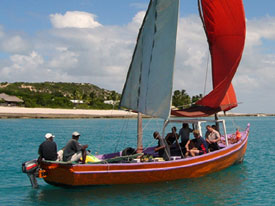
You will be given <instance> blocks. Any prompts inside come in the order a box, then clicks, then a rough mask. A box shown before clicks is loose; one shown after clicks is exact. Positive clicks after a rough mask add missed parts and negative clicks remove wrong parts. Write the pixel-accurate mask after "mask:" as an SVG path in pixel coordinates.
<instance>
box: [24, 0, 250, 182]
mask: <svg viewBox="0 0 275 206" xmlns="http://www.w3.org/2000/svg"><path fill="white" fill-rule="evenodd" d="M198 7H199V13H200V17H201V19H202V23H203V27H204V30H205V33H206V36H207V39H208V44H209V50H210V54H211V58H212V80H213V90H212V91H211V92H210V93H209V94H208V95H206V96H204V97H203V98H202V99H201V100H199V101H198V102H196V105H194V106H192V107H190V108H188V109H184V110H172V111H171V96H172V85H173V72H174V61H175V53H176V52H175V51H176V35H177V27H178V16H179V14H178V10H179V0H151V1H150V3H149V6H148V9H147V12H146V15H145V17H144V20H143V23H142V26H141V28H140V31H139V35H138V38H137V43H136V46H135V49H134V53H133V56H132V61H131V64H130V67H129V71H128V74H127V79H126V82H125V85H124V88H123V92H122V98H121V102H120V106H121V107H123V108H127V109H130V110H132V111H136V112H138V128H139V130H138V135H137V136H138V140H137V142H138V143H137V149H136V150H137V154H136V156H130V155H126V156H123V154H122V153H121V152H117V153H112V154H102V155H97V158H98V159H99V160H100V161H99V162H96V163H89V164H78V163H73V162H53V161H42V163H41V164H40V165H39V167H38V170H36V171H38V173H39V176H40V177H41V178H43V179H44V180H45V181H46V182H47V183H49V184H52V185H57V186H87V185H112V184H136V183H151V182H160V181H170V180H177V179H184V178H195V177H201V176H204V175H207V174H209V173H213V172H217V171H220V170H222V169H224V168H227V167H229V166H231V165H233V164H236V163H240V162H242V161H243V159H244V155H245V152H246V148H247V141H248V135H249V124H248V126H247V128H246V129H245V130H243V131H240V132H239V131H238V132H239V133H238V135H240V136H239V137H238V139H237V140H236V141H235V142H234V143H232V142H230V141H228V140H229V139H230V138H231V139H233V138H234V137H235V136H236V135H235V134H227V132H226V124H225V120H223V119H218V115H217V113H218V112H221V111H223V112H226V111H228V110H230V109H232V108H234V107H236V106H237V99H236V95H235V91H234V88H233V85H232V83H231V82H232V79H233V77H234V75H235V72H236V70H237V68H238V65H239V63H240V60H241V56H242V52H243V48H244V43H245V32H246V26H245V15H244V8H243V3H242V0H199V1H198ZM142 115H148V116H152V117H156V118H161V119H163V120H164V124H163V130H162V136H163V137H164V135H165V128H166V127H167V125H168V124H169V123H171V122H172V123H188V124H192V125H193V126H194V128H195V129H197V130H199V131H200V133H202V125H203V124H204V123H206V122H209V121H210V122H212V123H213V124H216V125H218V126H219V127H220V132H221V134H222V139H223V142H221V143H220V147H221V149H220V150H217V151H213V152H209V153H207V154H203V155H199V156H195V157H188V158H184V157H183V156H172V157H171V159H170V160H168V161H159V159H157V158H153V159H151V161H145V162H142V161H139V159H138V156H140V155H142V154H152V155H153V156H154V155H155V153H154V147H151V148H147V149H143V145H142ZM171 115H172V116H171ZM213 115H214V116H215V118H213V119H209V118H205V119H202V118H198V117H208V116H213ZM175 117H177V118H175ZM186 117H189V118H186ZM196 118H197V119H196ZM222 130H223V132H222ZM35 167H36V165H35V164H34V163H33V162H32V163H31V164H30V165H29V166H28V165H27V166H26V168H25V172H27V173H28V170H27V169H28V168H29V169H30V172H29V174H30V173H31V171H33V168H35Z"/></svg>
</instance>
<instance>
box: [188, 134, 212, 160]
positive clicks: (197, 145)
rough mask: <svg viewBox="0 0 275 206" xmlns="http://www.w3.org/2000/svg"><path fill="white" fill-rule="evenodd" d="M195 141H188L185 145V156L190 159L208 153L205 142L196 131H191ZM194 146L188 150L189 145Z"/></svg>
mask: <svg viewBox="0 0 275 206" xmlns="http://www.w3.org/2000/svg"><path fill="white" fill-rule="evenodd" d="M193 135H194V137H195V139H193V140H189V141H188V142H187V143H186V145H185V148H186V156H188V155H191V156H192V157H194V156H196V155H202V154H206V153H207V152H208V147H207V143H206V141H205V140H204V139H203V138H202V137H201V135H200V132H199V131H198V130H194V131H193ZM192 143H193V144H194V147H193V148H192V149H190V147H189V145H190V144H192Z"/></svg>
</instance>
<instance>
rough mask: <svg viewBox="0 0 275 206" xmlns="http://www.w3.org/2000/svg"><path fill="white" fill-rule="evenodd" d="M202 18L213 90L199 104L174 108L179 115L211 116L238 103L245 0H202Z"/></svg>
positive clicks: (244, 29) (244, 30)
mask: <svg viewBox="0 0 275 206" xmlns="http://www.w3.org/2000/svg"><path fill="white" fill-rule="evenodd" d="M200 6H201V10H202V14H201V16H202V20H203V23H204V27H205V32H206V36H207V39H208V44H209V49H210V53H211V59H212V79H213V88H214V89H213V90H212V91H211V92H210V93H209V94H208V95H206V96H205V97H204V98H202V99H201V100H199V101H198V102H197V103H196V104H197V105H199V106H197V107H193V108H190V109H186V110H183V111H173V112H172V114H174V115H177V116H189V117H191V116H209V115H211V114H214V113H216V112H219V111H227V110H230V109H232V108H234V107H236V106H237V98H236V95H235V91H234V88H233V85H232V84H231V81H232V79H233V77H234V75H235V73H236V70H237V68H238V66H239V63H240V60H241V57H242V53H243V49H244V42H245V33H246V26H245V14H244V8H243V3H242V0H201V2H200Z"/></svg>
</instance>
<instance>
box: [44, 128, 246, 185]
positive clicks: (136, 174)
mask: <svg viewBox="0 0 275 206" xmlns="http://www.w3.org/2000/svg"><path fill="white" fill-rule="evenodd" d="M248 134H249V127H248V128H247V129H246V131H245V132H244V133H243V137H242V139H241V140H240V141H239V142H238V143H236V144H233V145H230V146H228V147H226V148H223V149H221V150H218V151H215V152H211V153H208V154H205V155H201V156H196V157H193V158H185V159H179V160H174V161H165V162H145V163H116V164H113V163H111V164H85V165H82V164H74V165H73V164H61V163H49V162H43V163H42V164H41V169H43V170H45V175H46V176H45V177H44V180H45V181H46V182H47V183H49V184H53V185H63V186H88V185H111V184H136V183H151V182H161V181H169V180H176V179H184V178H195V177H201V176H204V175H207V174H209V173H213V172H217V171H219V170H222V169H224V168H227V167H229V166H231V165H233V164H235V163H239V162H242V160H243V158H244V155H245V152H246V147H247V140H248Z"/></svg>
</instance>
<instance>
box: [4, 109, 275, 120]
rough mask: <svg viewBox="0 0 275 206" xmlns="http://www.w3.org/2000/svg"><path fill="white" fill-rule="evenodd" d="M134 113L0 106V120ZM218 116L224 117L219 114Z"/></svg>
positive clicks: (99, 116) (132, 114) (125, 112)
mask: <svg viewBox="0 0 275 206" xmlns="http://www.w3.org/2000/svg"><path fill="white" fill-rule="evenodd" d="M136 116H137V114H136V113H134V112H129V111H123V110H85V109H51V108H25V107H4V106H0V119H8V118H30V119H35V118H38V119H40V118H41V119H42V118H53V119H74V118H79V119H80V118H135V117H136ZM219 116H224V115H223V113H220V114H219ZM226 116H230V117H232V116H234V117H238V116H257V117H264V116H275V114H263V113H255V114H246V113H230V112H228V113H227V114H226Z"/></svg>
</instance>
